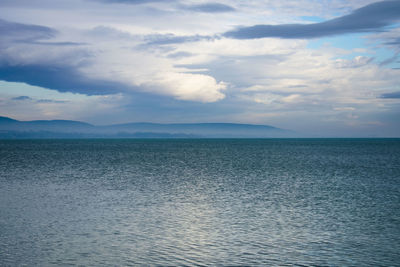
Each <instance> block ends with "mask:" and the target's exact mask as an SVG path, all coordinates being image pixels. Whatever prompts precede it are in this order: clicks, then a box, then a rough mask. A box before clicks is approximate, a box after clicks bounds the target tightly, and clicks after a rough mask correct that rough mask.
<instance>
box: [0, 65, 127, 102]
mask: <svg viewBox="0 0 400 267" xmlns="http://www.w3.org/2000/svg"><path fill="white" fill-rule="evenodd" d="M0 79H1V80H4V81H8V82H23V83H27V84H30V85H35V86H40V87H44V88H49V89H54V90H57V91H59V92H74V93H84V94H86V95H100V94H112V93H116V92H118V91H123V90H124V89H126V87H127V86H125V85H122V84H119V83H117V82H111V81H106V80H100V79H90V78H88V77H85V76H84V75H82V74H81V73H80V72H78V71H77V70H76V69H75V68H73V67H68V66H63V67H60V66H54V65H53V66H52V65H23V66H7V65H6V66H0ZM20 100H21V99H20Z"/></svg>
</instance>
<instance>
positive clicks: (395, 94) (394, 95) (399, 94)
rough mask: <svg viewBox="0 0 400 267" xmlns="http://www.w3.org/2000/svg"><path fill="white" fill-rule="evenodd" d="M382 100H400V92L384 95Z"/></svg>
mask: <svg viewBox="0 0 400 267" xmlns="http://www.w3.org/2000/svg"><path fill="white" fill-rule="evenodd" d="M381 98H400V92H393V93H387V94H382V95H381Z"/></svg>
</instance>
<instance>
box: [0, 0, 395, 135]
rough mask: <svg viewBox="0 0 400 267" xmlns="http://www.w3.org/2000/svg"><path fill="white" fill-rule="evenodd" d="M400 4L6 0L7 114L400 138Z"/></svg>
mask: <svg viewBox="0 0 400 267" xmlns="http://www.w3.org/2000/svg"><path fill="white" fill-rule="evenodd" d="M399 53H400V0H388V1H375V0H285V1H275V0H247V1H243V0H229V1H228V0H217V1H212V0H210V1H202V0H187V1H184V0H170V1H167V0H57V1H54V0H1V1H0V115H1V116H9V117H12V118H15V119H19V120H34V119H72V120H81V121H86V122H90V123H93V124H97V125H101V124H112V123H123V122H139V121H149V122H162V123H169V122H237V123H253V124H268V125H273V126H276V127H281V128H285V129H291V130H295V131H298V132H300V133H305V134H308V135H313V136H346V137H347V136H349V137H350V136H362V137H365V136H400V57H399Z"/></svg>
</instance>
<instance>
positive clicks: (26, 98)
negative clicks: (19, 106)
mask: <svg viewBox="0 0 400 267" xmlns="http://www.w3.org/2000/svg"><path fill="white" fill-rule="evenodd" d="M11 100H16V101H24V100H32V98H30V97H29V96H26V95H21V96H17V97H14V98H12V99H11Z"/></svg>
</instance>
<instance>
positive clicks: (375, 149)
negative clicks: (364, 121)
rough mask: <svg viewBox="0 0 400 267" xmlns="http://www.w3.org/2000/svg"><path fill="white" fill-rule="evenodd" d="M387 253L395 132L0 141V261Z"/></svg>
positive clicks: (398, 217) (268, 259)
mask: <svg viewBox="0 0 400 267" xmlns="http://www.w3.org/2000/svg"><path fill="white" fill-rule="evenodd" d="M24 265H25V266H60V265H61V266H66V265H81V266H137V265H147V266H148V265H174V266H176V265H189V266H192V265H207V266H208V265H217V266H226V265H251V266H400V139H299V140H294V139H287V140H278V139H269V140H246V139H243V140H217V139H216V140H35V141H29V140H24V141H0V266H24Z"/></svg>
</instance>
